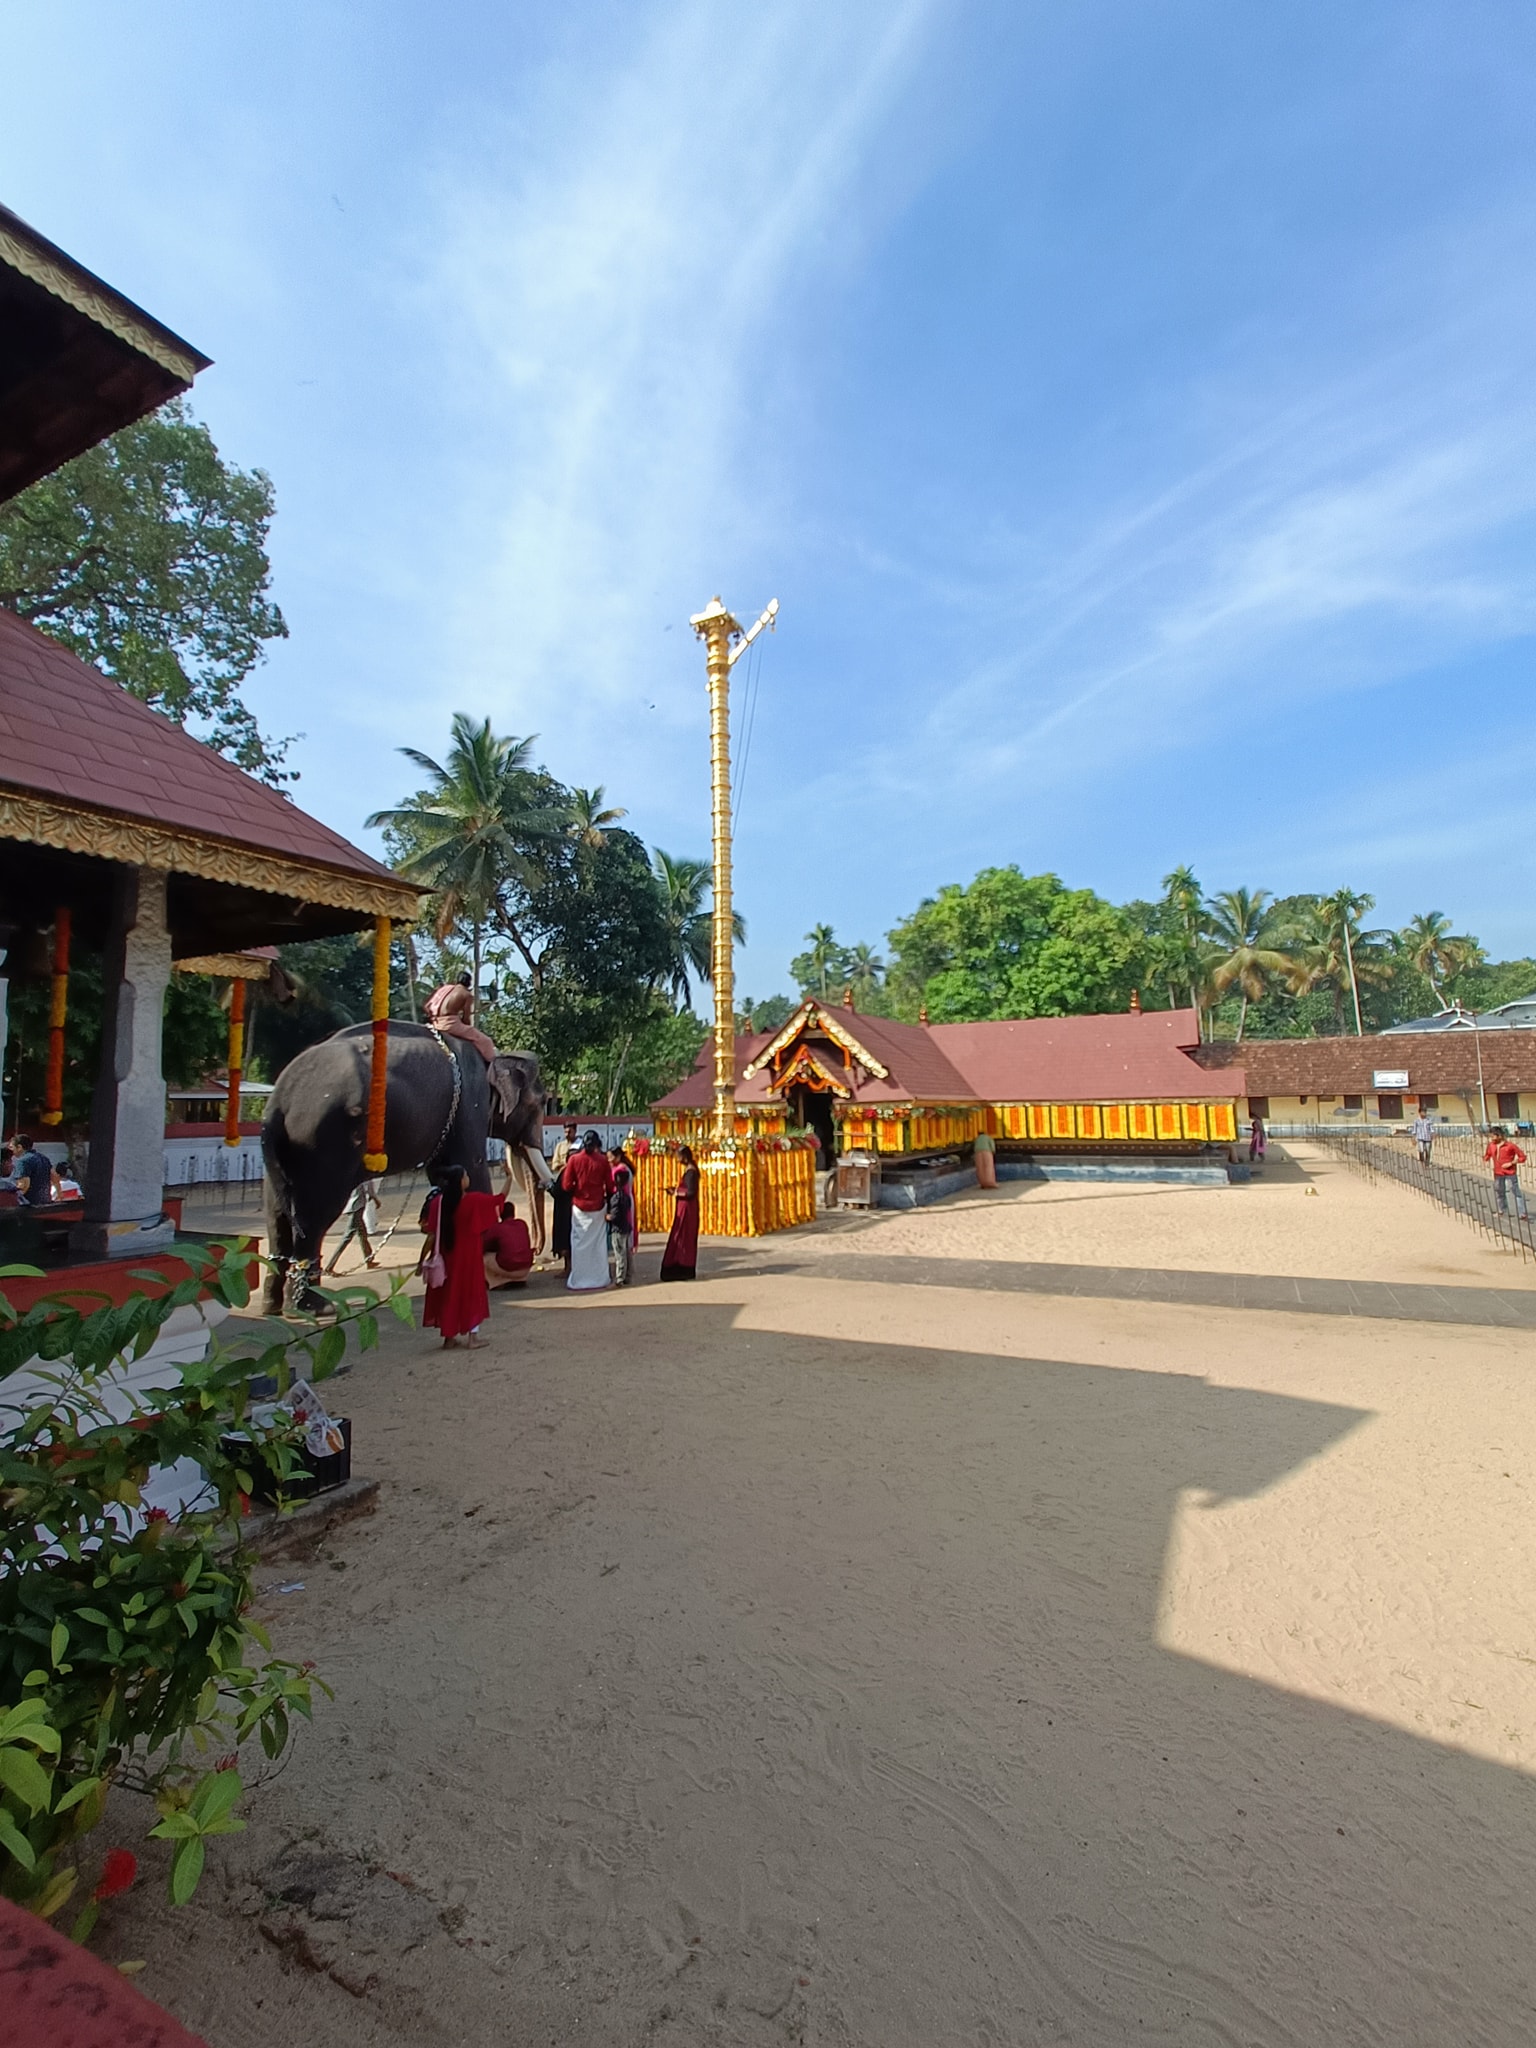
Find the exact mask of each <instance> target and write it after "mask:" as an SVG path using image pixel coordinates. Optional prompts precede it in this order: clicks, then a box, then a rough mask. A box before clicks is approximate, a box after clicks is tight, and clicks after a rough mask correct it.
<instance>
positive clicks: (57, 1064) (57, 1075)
mask: <svg viewBox="0 0 1536 2048" xmlns="http://www.w3.org/2000/svg"><path fill="white" fill-rule="evenodd" d="M68 1015H69V910H68V908H67V907H66V906H65V905H62V904H61V905H60V907H59V908H58V910H56V911H55V912H54V918H53V1000H52V1002H51V1004H50V1006H49V1010H48V1077H47V1080H46V1081H45V1083H44V1085H43V1122H44V1123H45V1124H59V1123H62V1122H63V1121H64V1024H65V1020H66V1019H67V1017H68Z"/></svg>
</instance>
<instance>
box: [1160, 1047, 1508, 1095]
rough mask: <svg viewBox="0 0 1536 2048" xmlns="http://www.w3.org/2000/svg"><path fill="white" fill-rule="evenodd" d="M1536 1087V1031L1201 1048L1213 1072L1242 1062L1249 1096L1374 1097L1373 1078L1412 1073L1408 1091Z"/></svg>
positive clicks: (1460, 1091) (1432, 1092) (1202, 1061)
mask: <svg viewBox="0 0 1536 2048" xmlns="http://www.w3.org/2000/svg"><path fill="white" fill-rule="evenodd" d="M1479 1049H1481V1052H1482V1061H1483V1087H1484V1088H1485V1089H1486V1090H1487V1091H1488V1093H1489V1094H1491V1095H1492V1094H1510V1095H1514V1094H1518V1093H1520V1092H1521V1091H1522V1090H1525V1091H1529V1092H1536V1031H1479V1032H1472V1031H1394V1032H1393V1033H1392V1034H1391V1036H1390V1037H1386V1038H1249V1039H1244V1041H1243V1043H1242V1044H1241V1045H1231V1044H1225V1043H1223V1044H1217V1045H1202V1046H1201V1047H1200V1048H1199V1050H1198V1051H1197V1052H1196V1054H1195V1057H1196V1059H1198V1060H1199V1062H1200V1064H1201V1065H1202V1066H1203V1067H1207V1068H1210V1069H1211V1070H1212V1071H1213V1072H1215V1071H1222V1070H1227V1071H1230V1067H1229V1063H1230V1066H1237V1065H1241V1067H1242V1070H1243V1072H1244V1074H1245V1075H1246V1077H1247V1085H1246V1087H1240V1088H1237V1089H1235V1090H1234V1093H1237V1094H1247V1095H1370V1094H1374V1092H1375V1089H1374V1086H1373V1083H1372V1078H1371V1077H1372V1075H1373V1074H1375V1073H1376V1072H1378V1071H1382V1072H1388V1073H1392V1072H1396V1073H1404V1072H1406V1074H1407V1076H1408V1085H1407V1092H1408V1093H1409V1094H1410V1095H1419V1094H1423V1095H1460V1094H1471V1095H1472V1096H1475V1095H1476V1094H1477V1086H1478V1082H1477V1061H1478V1052H1479Z"/></svg>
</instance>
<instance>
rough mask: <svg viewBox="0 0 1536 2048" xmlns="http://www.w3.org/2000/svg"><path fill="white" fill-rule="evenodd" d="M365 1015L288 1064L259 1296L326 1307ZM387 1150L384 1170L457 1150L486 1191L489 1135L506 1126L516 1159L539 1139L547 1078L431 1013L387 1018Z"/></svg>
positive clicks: (355, 1139)
mask: <svg viewBox="0 0 1536 2048" xmlns="http://www.w3.org/2000/svg"><path fill="white" fill-rule="evenodd" d="M371 1041H372V1027H371V1026H370V1025H367V1024H349V1025H348V1026H346V1028H345V1029H344V1030H341V1031H338V1032H336V1033H335V1034H334V1036H332V1037H330V1038H327V1039H323V1040H322V1041H321V1043H320V1044H318V1045H312V1046H309V1047H308V1048H307V1049H306V1050H305V1051H304V1052H301V1053H300V1054H299V1055H298V1057H297V1058H296V1059H294V1060H291V1061H290V1062H289V1064H288V1065H287V1066H286V1067H284V1069H283V1071H282V1073H281V1074H280V1075H279V1076H278V1078H277V1083H276V1086H275V1087H274V1088H273V1090H272V1094H271V1097H270V1099H269V1101H268V1103H267V1114H266V1119H265V1121H264V1123H263V1124H262V1129H261V1150H262V1157H263V1159H264V1161H265V1163H266V1170H267V1178H266V1218H267V1255H268V1258H269V1260H270V1262H271V1263H270V1264H269V1266H268V1269H267V1276H266V1282H265V1286H264V1290H263V1299H262V1306H263V1307H264V1308H265V1309H266V1311H267V1312H268V1313H269V1314H277V1313H280V1312H281V1311H282V1309H283V1308H284V1307H286V1308H287V1309H289V1310H290V1312H291V1311H293V1310H295V1309H299V1308H307V1309H315V1308H322V1307H324V1305H325V1304H324V1302H323V1300H322V1298H321V1297H320V1296H319V1295H318V1294H317V1293H316V1291H315V1290H316V1287H317V1284H318V1282H319V1278H320V1253H321V1247H322V1245H323V1243H324V1241H325V1233H326V1232H327V1231H328V1230H329V1229H330V1228H331V1226H332V1225H333V1224H334V1223H335V1222H336V1220H337V1218H338V1217H339V1216H340V1215H341V1212H342V1210H343V1209H345V1207H346V1206H347V1203H348V1201H349V1199H350V1198H351V1195H352V1191H353V1189H354V1188H356V1187H357V1185H358V1184H359V1182H360V1181H363V1180H366V1179H368V1177H369V1176H368V1171H367V1168H366V1167H365V1166H364V1165H363V1152H364V1149H365V1146H364V1137H365V1133H366V1127H367V1121H368V1078H369V1055H370V1046H371ZM387 1050H388V1061H387V1066H386V1075H387V1080H388V1087H387V1092H386V1095H385V1115H384V1150H385V1152H386V1153H387V1154H388V1156H389V1164H390V1170H391V1171H392V1172H395V1173H400V1172H408V1171H410V1170H411V1169H413V1168H416V1167H421V1166H425V1167H427V1168H428V1169H430V1168H432V1167H433V1166H434V1165H436V1164H438V1163H439V1162H445V1161H449V1160H453V1161H457V1162H458V1163H459V1164H461V1165H462V1166H464V1167H465V1168H466V1169H467V1170H468V1173H469V1179H470V1186H471V1187H473V1188H476V1189H478V1190H479V1191H480V1192H481V1193H483V1194H489V1193H490V1192H491V1180H490V1174H489V1171H488V1170H487V1165H486V1156H485V1146H486V1139H487V1138H501V1139H503V1140H504V1141H505V1143H506V1144H507V1146H508V1148H509V1152H510V1154H511V1156H512V1157H513V1158H514V1159H517V1158H520V1156H521V1152H522V1148H523V1147H524V1146H525V1145H529V1146H534V1147H537V1146H538V1145H539V1143H540V1139H541V1133H542V1127H543V1116H544V1090H543V1086H542V1084H541V1082H540V1079H539V1063H538V1061H537V1059H536V1058H535V1057H534V1055H533V1054H532V1053H525V1052H515V1053H498V1054H497V1055H496V1057H495V1059H494V1060H492V1061H491V1063H490V1065H489V1066H487V1064H486V1062H485V1061H484V1060H483V1059H482V1058H481V1056H480V1054H479V1053H478V1052H476V1050H475V1049H474V1047H473V1046H472V1045H469V1044H467V1043H465V1042H464V1041H463V1040H462V1039H452V1038H446V1037H443V1036H441V1035H439V1033H437V1032H436V1031H434V1030H433V1029H432V1028H431V1027H430V1025H426V1024H407V1023H403V1022H400V1021H397V1020H394V1019H391V1021H390V1025H389V1031H388V1037H387Z"/></svg>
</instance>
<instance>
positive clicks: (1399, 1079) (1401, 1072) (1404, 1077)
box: [1371, 1067, 1408, 1095]
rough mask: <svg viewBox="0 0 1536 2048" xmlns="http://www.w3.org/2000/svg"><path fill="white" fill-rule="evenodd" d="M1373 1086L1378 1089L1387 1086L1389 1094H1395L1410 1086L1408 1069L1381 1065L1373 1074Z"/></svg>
mask: <svg viewBox="0 0 1536 2048" xmlns="http://www.w3.org/2000/svg"><path fill="white" fill-rule="evenodd" d="M1371 1086H1372V1087H1373V1088H1375V1089H1377V1090H1378V1091H1379V1090H1381V1089H1383V1088H1385V1089H1386V1090H1387V1092H1388V1094H1389V1095H1395V1094H1397V1093H1399V1092H1400V1091H1401V1090H1402V1089H1404V1088H1406V1087H1407V1086H1408V1069H1407V1068H1406V1067H1379V1068H1378V1069H1377V1070H1376V1072H1375V1073H1374V1074H1372V1076H1371Z"/></svg>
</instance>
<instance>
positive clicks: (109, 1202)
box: [81, 868, 171, 1257]
mask: <svg viewBox="0 0 1536 2048" xmlns="http://www.w3.org/2000/svg"><path fill="white" fill-rule="evenodd" d="M165 885H166V874H165V871H164V869H162V868H124V869H123V870H122V871H121V873H120V875H119V878H118V884H117V895H116V901H115V903H114V905H113V918H112V929H111V931H110V933H109V935H108V939H107V946H106V952H105V956H104V958H103V962H102V965H103V968H104V976H103V979H104V982H105V989H104V996H105V1002H104V1007H103V1015H102V1034H101V1066H100V1068H99V1070H98V1072H97V1075H96V1092H95V1094H94V1096H93V1097H92V1100H91V1160H90V1170H89V1173H88V1176H87V1181H86V1191H85V1222H84V1224H83V1225H82V1226H81V1233H82V1237H83V1242H82V1245H81V1249H82V1250H88V1251H90V1252H94V1253H95V1254H96V1256H98V1257H100V1256H102V1255H103V1254H106V1255H108V1256H113V1255H116V1254H118V1253H121V1254H122V1255H123V1256H125V1257H132V1256H135V1255H136V1254H138V1253H140V1252H143V1251H146V1250H148V1249H149V1248H150V1246H151V1243H152V1242H154V1241H155V1239H157V1238H158V1237H159V1236H160V1235H161V1234H164V1235H166V1236H169V1234H170V1232H169V1226H166V1229H165V1231H164V1232H163V1233H161V1232H156V1231H155V1230H154V1225H155V1223H156V1221H157V1219H158V1218H159V1216H160V1215H161V1213H162V1206H163V1196H164V1193H165V1078H164V1075H163V1074H162V1072H161V1066H160V1044H161V1032H162V1027H163V1023H164V1017H165V990H166V984H167V982H169V980H170V978H171V934H170V928H169V926H168V925H167V923H166V909H165ZM125 1224H140V1225H142V1226H144V1228H142V1229H141V1230H138V1231H134V1230H124V1229H121V1228H118V1229H113V1228H112V1227H111V1226H113V1225H118V1226H121V1225H125Z"/></svg>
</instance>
